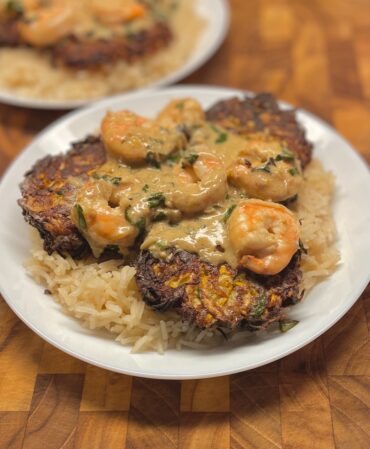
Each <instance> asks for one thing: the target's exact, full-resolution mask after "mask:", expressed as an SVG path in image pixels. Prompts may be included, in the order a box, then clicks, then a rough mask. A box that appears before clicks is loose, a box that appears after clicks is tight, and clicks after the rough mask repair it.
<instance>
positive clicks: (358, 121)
mask: <svg viewBox="0 0 370 449" xmlns="http://www.w3.org/2000/svg"><path fill="white" fill-rule="evenodd" d="M230 3H231V10H232V22H231V29H230V33H229V35H228V37H227V39H226V40H225V42H224V43H223V45H222V47H221V49H220V51H219V52H218V53H217V54H216V55H215V56H214V57H213V58H212V59H211V61H209V63H207V64H206V65H205V66H203V67H202V68H200V69H199V70H197V71H196V72H195V73H194V74H192V75H191V76H190V77H188V78H187V79H186V80H185V81H184V82H185V83H196V84H197V83H200V84H201V83H204V84H211V85H225V86H230V87H236V88H243V89H247V90H250V91H271V92H273V93H274V94H275V95H276V96H277V97H279V98H281V99H282V100H285V101H288V102H291V103H293V104H294V105H296V106H299V107H303V108H306V109H308V110H310V111H312V112H314V113H315V114H317V115H318V116H320V117H322V118H324V119H325V120H327V121H328V122H330V123H332V124H333V125H334V126H335V128H336V129H337V130H338V131H339V132H340V133H342V134H343V135H344V137H345V138H347V139H348V140H349V141H350V142H351V143H352V144H353V145H354V147H355V148H356V149H357V151H358V152H359V154H361V155H362V156H363V157H364V159H365V160H366V161H367V162H368V163H369V164H370V126H369V123H370V2H369V1H366V0H351V1H348V0H248V1H246V0H230ZM0 70H1V67H0ZM60 115H62V113H61V112H51V111H37V110H31V109H22V108H16V107H10V106H6V105H0V174H1V173H3V171H4V170H5V169H6V167H7V166H8V165H9V164H10V162H11V161H12V160H13V159H14V157H15V156H16V155H17V154H19V152H20V151H21V150H22V148H23V147H24V146H25V145H26V144H27V143H28V142H29V141H30V140H31V139H32V138H33V136H34V135H35V134H36V133H38V132H39V131H41V130H42V129H43V128H44V127H45V126H46V125H48V124H49V123H51V122H52V121H53V120H55V119H56V118H58V117H59V116H60ZM353 182H358V180H357V179H355V178H354V179H353ZM342 188H343V189H345V186H342ZM0 256H1V255H0ZM369 332H370V286H369V287H368V288H367V289H366V291H365V292H364V294H363V295H362V297H361V299H360V300H359V301H358V302H357V303H356V305H355V306H354V307H353V308H352V309H351V310H350V311H349V312H348V314H347V315H346V316H345V317H344V318H343V319H341V320H340V321H339V322H338V323H337V324H336V325H335V326H334V327H333V328H332V329H330V330H329V331H328V332H326V334H325V335H324V336H322V337H321V338H319V339H317V340H316V341H315V342H313V343H311V344H310V345H308V346H307V347H305V348H303V349H301V350H300V351H297V352H296V353H294V354H292V355H290V356H289V357H286V358H285V359H283V360H281V361H278V362H274V363H271V364H269V365H266V366H263V367H260V368H258V369H255V370H252V371H250V372H246V373H240V374H236V375H233V376H229V377H222V378H219V379H210V380H201V381H193V380H190V381H184V382H172V381H155V380H147V379H132V378H131V377H128V376H121V375H118V374H115V373H109V372H107V371H105V370H102V369H100V368H96V367H92V366H89V365H86V364H85V363H83V362H80V361H78V360H76V359H74V358H72V357H70V356H68V355H66V354H64V353H61V352H60V351H58V350H57V349H55V348H53V347H52V346H50V345H49V344H47V343H45V342H43V341H42V340H40V338H39V337H37V336H36V335H35V334H33V333H32V332H31V331H30V330H29V329H27V327H26V326H25V325H23V324H22V323H21V322H20V321H19V320H18V318H17V317H16V316H15V315H14V313H13V312H12V311H11V310H10V309H9V307H8V306H7V305H6V303H5V302H4V301H3V300H2V299H1V298H0V449H125V448H126V449H146V448H148V449H149V448H150V449H153V448H155V449H156V448H159V449H167V448H169V449H198V448H200V449H267V448H268V449H277V448H281V449H305V448H310V449H311V448H319V449H333V448H336V449H365V448H366V449H367V448H369V447H370V418H369V417H370V339H369ZM220 364H222V360H221V359H220Z"/></svg>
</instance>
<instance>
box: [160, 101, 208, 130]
mask: <svg viewBox="0 0 370 449" xmlns="http://www.w3.org/2000/svg"><path fill="white" fill-rule="evenodd" d="M204 120H205V114H204V111H203V109H202V106H201V105H200V104H199V103H198V101H196V100H194V99H193V98H181V99H178V100H173V101H171V102H170V103H169V104H168V105H167V106H166V107H165V108H164V109H163V110H162V111H161V112H160V113H159V114H158V116H157V118H156V122H157V123H159V124H160V125H162V126H165V127H174V126H177V125H180V124H185V125H187V126H189V127H191V126H192V125H195V124H199V123H201V122H204Z"/></svg>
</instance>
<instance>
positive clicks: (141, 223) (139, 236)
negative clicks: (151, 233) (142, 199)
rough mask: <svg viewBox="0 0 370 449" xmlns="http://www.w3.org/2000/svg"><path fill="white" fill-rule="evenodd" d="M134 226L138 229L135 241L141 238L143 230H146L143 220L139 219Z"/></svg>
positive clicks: (142, 218)
mask: <svg viewBox="0 0 370 449" xmlns="http://www.w3.org/2000/svg"><path fill="white" fill-rule="evenodd" d="M134 225H135V226H136V227H137V228H138V230H139V234H138V236H137V237H136V238H137V239H140V238H141V236H142V235H143V234H144V232H145V229H146V226H145V225H146V223H145V218H144V217H141V218H140V219H139V220H138V221H137V222H136V223H134Z"/></svg>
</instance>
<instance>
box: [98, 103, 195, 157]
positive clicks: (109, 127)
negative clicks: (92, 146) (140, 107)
mask: <svg viewBox="0 0 370 449" xmlns="http://www.w3.org/2000/svg"><path fill="white" fill-rule="evenodd" d="M101 137H102V139H103V142H104V144H105V146H106V148H107V150H108V151H109V152H110V153H112V154H113V155H114V156H116V157H118V158H119V159H123V160H124V161H125V162H127V163H129V164H138V163H143V162H144V161H145V160H147V158H148V155H150V154H151V155H156V156H158V157H165V156H168V155H170V154H171V153H172V152H174V151H177V150H179V149H181V148H183V147H185V145H186V139H185V136H184V134H182V133H181V132H179V131H178V130H176V129H168V128H165V127H163V126H160V125H159V124H157V123H155V122H153V121H152V120H149V119H147V118H145V117H142V116H140V115H137V114H135V113H134V112H130V111H119V112H108V113H107V115H106V116H105V117H104V119H103V121H102V125H101Z"/></svg>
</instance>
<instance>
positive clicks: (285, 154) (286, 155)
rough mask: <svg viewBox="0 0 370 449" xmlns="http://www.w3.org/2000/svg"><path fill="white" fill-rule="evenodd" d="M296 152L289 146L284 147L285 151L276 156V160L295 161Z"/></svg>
mask: <svg viewBox="0 0 370 449" xmlns="http://www.w3.org/2000/svg"><path fill="white" fill-rule="evenodd" d="M294 159H295V157H294V154H293V153H292V152H291V151H289V150H288V149H287V148H283V151H282V152H281V153H280V154H278V155H277V156H276V158H275V160H276V161H294Z"/></svg>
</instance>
